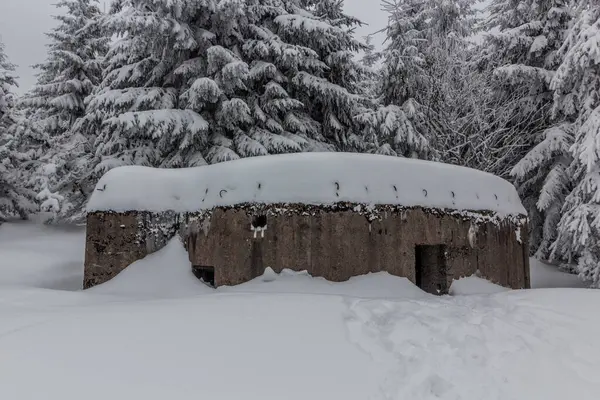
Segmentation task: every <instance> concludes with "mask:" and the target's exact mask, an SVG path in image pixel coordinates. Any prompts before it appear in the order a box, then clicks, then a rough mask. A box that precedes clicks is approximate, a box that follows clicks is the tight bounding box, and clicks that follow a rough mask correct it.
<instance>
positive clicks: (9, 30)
mask: <svg viewBox="0 0 600 400" xmlns="http://www.w3.org/2000/svg"><path fill="white" fill-rule="evenodd" d="M56 2H57V0H0V37H1V38H2V41H3V42H4V44H5V45H6V53H7V55H8V57H9V58H10V60H11V62H12V63H13V64H17V65H18V70H17V73H18V75H19V85H20V88H19V92H20V93H23V92H26V91H27V90H28V89H29V88H31V86H32V85H34V84H35V71H34V69H33V68H31V65H33V64H36V63H40V62H42V61H44V59H45V57H46V48H45V47H44V46H45V44H46V43H47V40H46V36H45V35H44V33H45V32H48V31H49V30H50V29H52V27H53V26H54V23H55V21H54V19H52V15H55V14H56V8H55V7H54V6H53V4H55V3H56ZM100 2H101V3H104V2H106V4H107V5H108V4H109V2H110V1H109V0H106V1H104V0H101V1H100ZM346 8H347V11H348V13H349V14H351V15H354V16H357V17H359V18H360V19H362V20H363V21H364V22H366V23H368V24H369V26H365V27H362V28H361V29H360V30H359V31H358V32H357V34H358V35H360V36H364V35H367V34H369V33H372V32H375V31H377V30H379V29H381V28H382V27H383V26H385V23H386V16H385V14H384V13H383V12H381V10H380V9H381V7H380V5H379V0H346Z"/></svg>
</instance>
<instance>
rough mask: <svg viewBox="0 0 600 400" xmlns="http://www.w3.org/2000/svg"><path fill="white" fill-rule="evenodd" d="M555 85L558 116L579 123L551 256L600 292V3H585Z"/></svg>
mask: <svg viewBox="0 0 600 400" xmlns="http://www.w3.org/2000/svg"><path fill="white" fill-rule="evenodd" d="M578 11H579V13H578V17H577V19H576V21H575V23H574V25H573V27H572V28H571V30H570V32H569V34H568V36H567V39H566V41H565V43H564V45H563V46H562V48H561V50H560V53H561V56H562V58H563V61H562V63H561V65H560V67H559V69H558V71H557V73H556V75H555V76H554V79H553V80H552V88H553V89H554V90H555V97H554V100H555V103H554V113H555V114H564V115H566V116H567V117H570V118H572V119H574V120H575V122H574V124H573V128H574V133H575V134H574V136H575V140H574V144H573V146H572V147H571V153H572V156H573V162H572V163H571V165H570V166H569V168H568V171H567V174H568V177H569V179H571V180H572V181H573V182H574V188H573V190H572V191H571V192H570V193H569V194H568V196H567V198H566V200H565V204H564V207H563V215H562V218H561V220H560V223H559V224H558V238H557V240H556V242H555V243H554V244H553V251H552V257H553V258H554V259H557V260H561V261H569V262H575V263H576V265H577V269H578V271H579V273H580V275H581V276H582V277H583V278H584V279H586V280H590V281H592V282H593V284H594V285H595V286H597V287H600V96H599V93H600V0H585V1H582V2H581V3H580V7H579V10H578Z"/></svg>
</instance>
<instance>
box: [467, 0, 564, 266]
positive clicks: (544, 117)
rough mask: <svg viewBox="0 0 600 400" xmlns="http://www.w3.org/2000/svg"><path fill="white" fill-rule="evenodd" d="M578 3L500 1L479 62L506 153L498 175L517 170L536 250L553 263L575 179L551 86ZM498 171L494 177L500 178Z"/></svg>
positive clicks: (495, 132)
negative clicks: (552, 250) (565, 204)
mask: <svg viewBox="0 0 600 400" xmlns="http://www.w3.org/2000/svg"><path fill="white" fill-rule="evenodd" d="M570 4H571V0H547V1H536V0H525V1H522V0H519V1H516V0H508V1H507V0H496V1H493V2H492V4H491V5H490V7H489V9H488V11H489V14H490V15H489V18H488V19H487V20H486V21H485V24H484V25H485V28H486V29H487V30H488V33H487V34H486V36H485V41H484V43H483V45H482V47H481V56H480V58H479V60H478V62H479V64H480V67H483V68H484V74H485V73H488V74H490V75H491V80H490V84H491V85H490V87H489V88H488V89H489V90H488V92H487V93H488V95H487V96H485V95H484V98H485V99H486V100H487V101H483V102H482V103H488V102H492V103H495V104H496V107H495V110H494V111H493V112H492V113H491V114H490V115H492V117H493V120H492V121H491V122H492V124H490V125H485V126H486V127H489V128H490V129H491V130H490V131H488V130H487V129H482V130H481V131H482V132H485V136H486V137H490V138H494V140H493V142H496V138H497V139H500V141H499V142H498V143H500V144H502V146H503V148H504V150H505V152H504V154H503V156H502V159H501V160H498V167H499V168H500V170H499V171H501V172H504V171H506V170H507V169H510V175H511V176H512V177H513V178H514V179H515V181H516V184H517V188H518V190H519V192H520V195H521V198H522V200H523V203H524V205H525V207H526V208H527V210H528V213H529V216H530V220H531V233H530V249H531V251H532V252H537V256H538V257H540V258H542V259H548V257H549V255H550V244H551V243H552V242H553V241H554V239H555V237H556V224H557V223H558V220H559V219H560V210H561V208H562V202H563V201H564V198H565V193H566V192H567V191H568V184H569V180H568V179H565V176H564V175H563V174H564V171H565V165H566V164H568V163H569V156H568V152H567V151H566V150H567V149H568V148H569V146H570V145H569V143H570V141H571V140H572V139H571V138H572V136H571V135H570V128H569V125H568V124H567V123H565V120H564V118H557V119H553V118H552V115H551V109H552V104H553V93H552V90H551V88H550V82H551V80H552V77H553V76H554V73H555V71H556V69H557V68H558V65H559V64H560V55H559V54H558V49H559V48H560V47H561V45H562V43H563V41H564V38H565V34H566V31H567V30H568V28H569V24H570V21H571V8H570ZM493 172H495V171H493Z"/></svg>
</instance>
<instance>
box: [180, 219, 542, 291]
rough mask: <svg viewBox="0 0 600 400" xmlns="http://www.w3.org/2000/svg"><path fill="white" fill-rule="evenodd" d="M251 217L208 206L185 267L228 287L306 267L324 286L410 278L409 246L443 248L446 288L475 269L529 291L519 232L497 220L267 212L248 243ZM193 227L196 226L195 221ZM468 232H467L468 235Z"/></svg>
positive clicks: (413, 259)
mask: <svg viewBox="0 0 600 400" xmlns="http://www.w3.org/2000/svg"><path fill="white" fill-rule="evenodd" d="M253 217H254V215H253V213H251V212H249V211H246V210H243V209H215V210H214V211H213V213H212V215H211V216H210V217H207V218H210V221H207V220H205V221H202V223H201V225H202V226H203V229H195V230H194V229H192V230H191V232H192V233H191V234H190V235H189V236H188V238H187V247H188V251H189V254H190V260H191V262H192V264H193V265H199V266H212V267H214V268H215V283H216V285H218V286H220V285H236V284H240V283H243V282H246V281H248V280H250V279H253V278H256V277H257V276H260V275H261V274H262V273H263V271H264V269H265V268H266V267H271V268H273V269H274V270H275V271H281V269H283V268H290V269H294V270H304V269H305V270H307V271H308V272H309V273H310V274H311V275H313V276H320V277H324V278H326V279H328V280H330V281H338V282H339V281H345V280H348V279H349V278H351V277H352V276H356V275H362V274H366V273H369V272H379V271H387V272H389V273H391V274H393V275H397V276H403V277H407V278H409V279H410V280H411V281H413V282H415V281H416V269H415V266H416V254H415V249H416V246H417V245H440V244H443V245H446V250H447V252H446V260H445V262H446V264H447V270H446V273H447V276H446V279H447V287H449V286H450V284H451V282H452V280H453V279H456V278H460V277H462V276H469V275H472V274H474V273H475V272H476V271H478V270H479V272H480V273H481V275H482V276H484V277H486V278H487V279H490V280H491V281H493V282H496V283H498V284H500V285H503V286H507V287H512V288H527V287H529V285H530V283H529V265H528V257H527V251H528V249H527V241H526V240H527V237H526V232H525V231H526V229H525V228H523V229H520V231H522V232H521V236H522V237H521V241H522V243H519V241H518V240H517V235H516V232H517V231H518V226H517V225H516V224H514V223H511V222H508V221H505V222H502V223H499V224H494V223H492V222H481V223H478V224H477V223H476V222H475V221H472V220H462V219H460V218H457V217H455V216H452V215H435V214H433V213H430V212H426V211H424V210H421V209H412V210H405V211H402V212H393V213H387V215H385V216H383V217H382V219H381V220H374V221H371V222H369V221H368V219H367V218H366V217H365V216H363V215H360V214H358V213H355V212H353V211H338V212H335V211H331V210H319V211H317V212H316V213H315V214H314V215H312V214H309V215H303V214H302V213H292V214H285V215H269V216H268V217H267V229H266V231H265V232H264V237H261V234H260V233H259V234H258V235H257V238H254V232H253V231H252V230H251V222H252V220H253ZM199 225H200V224H199ZM469 232H471V234H470V233H469Z"/></svg>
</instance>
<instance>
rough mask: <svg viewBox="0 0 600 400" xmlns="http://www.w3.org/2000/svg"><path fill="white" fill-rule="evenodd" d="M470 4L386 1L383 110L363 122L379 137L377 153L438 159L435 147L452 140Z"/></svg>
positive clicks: (464, 0)
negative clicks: (455, 93) (451, 132)
mask: <svg viewBox="0 0 600 400" xmlns="http://www.w3.org/2000/svg"><path fill="white" fill-rule="evenodd" d="M472 3H474V1H472V0H460V1H446V0H395V1H384V4H385V6H386V7H385V8H386V10H387V11H388V13H389V25H388V29H387V35H388V41H389V45H388V46H387V48H386V49H385V50H384V52H383V58H384V60H383V71H382V83H381V87H380V89H381V93H380V101H381V107H380V108H379V109H378V110H377V111H376V112H371V113H367V114H365V115H361V116H360V117H359V118H360V119H361V121H363V122H365V123H366V127H367V129H368V130H370V131H374V132H376V135H377V136H378V137H379V139H380V141H381V147H380V148H379V149H378V150H377V151H378V152H379V153H384V154H397V155H402V156H413V157H415V156H416V157H423V158H433V159H439V158H440V157H439V153H438V152H436V147H437V141H439V140H441V138H442V137H444V136H449V135H450V126H449V125H450V123H451V121H450V120H449V118H448V117H449V116H450V115H451V114H452V112H450V110H451V109H457V107H456V106H455V104H456V103H455V100H456V99H452V100H450V98H451V97H455V96H453V95H452V94H451V92H452V91H454V90H456V88H455V87H451V86H453V85H455V84H457V83H458V84H464V82H461V80H459V79H457V78H458V73H459V71H460V70H461V69H462V67H463V63H462V62H461V61H462V60H459V59H460V57H462V56H463V54H464V50H465V49H466V46H467V43H466V41H465V38H466V37H467V36H468V35H469V34H470V33H471V31H472V24H473V11H472V9H471V6H472ZM453 118H454V117H453Z"/></svg>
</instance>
